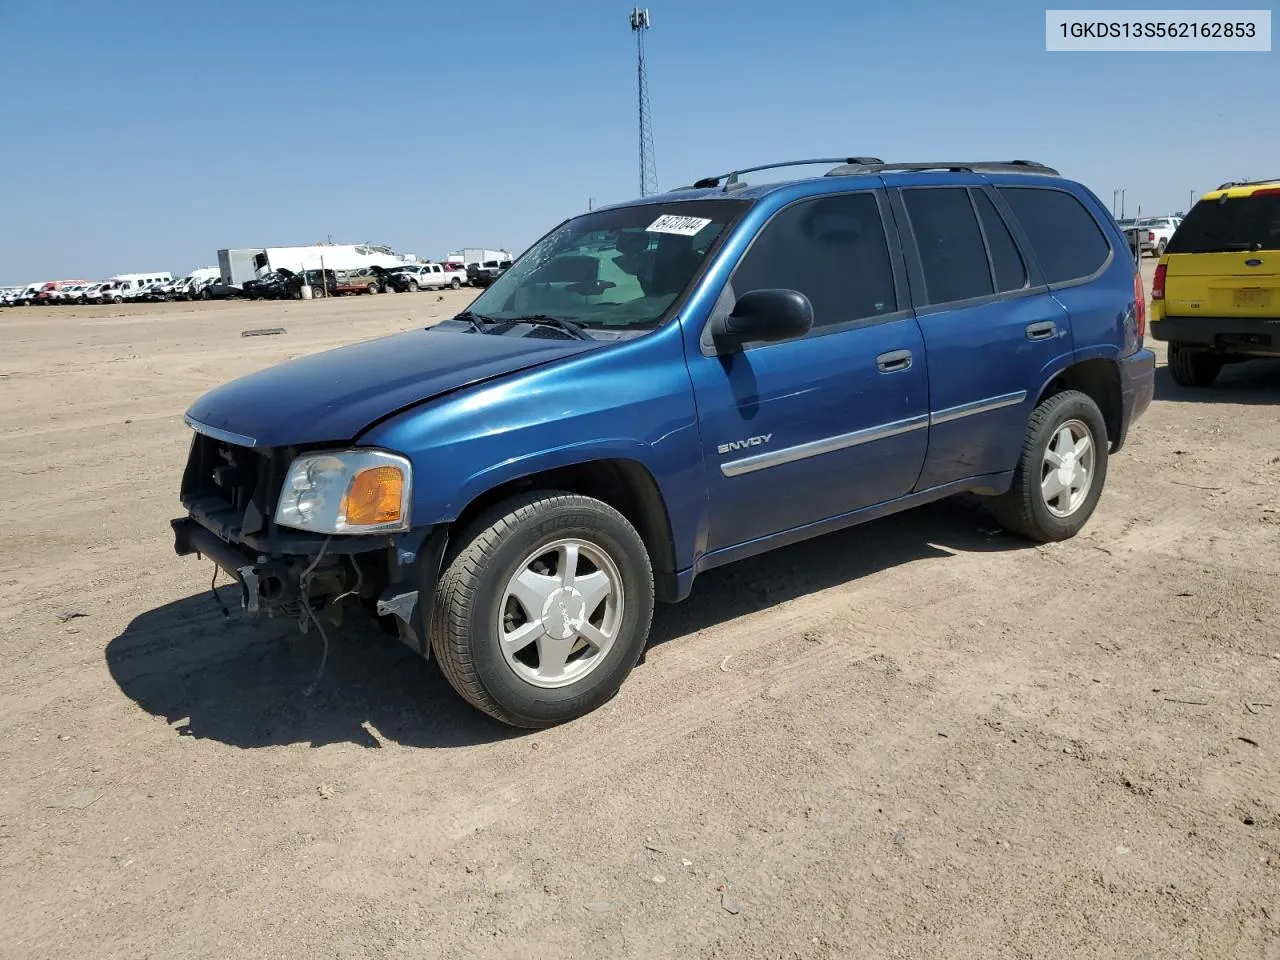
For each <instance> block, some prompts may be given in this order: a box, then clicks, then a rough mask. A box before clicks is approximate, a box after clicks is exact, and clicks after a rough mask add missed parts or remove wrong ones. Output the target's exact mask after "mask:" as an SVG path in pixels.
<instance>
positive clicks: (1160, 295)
mask: <svg viewBox="0 0 1280 960" xmlns="http://www.w3.org/2000/svg"><path fill="white" fill-rule="evenodd" d="M1168 269H1169V268H1168V266H1167V265H1166V264H1163V263H1158V264H1156V275H1155V279H1153V280H1152V281H1151V299H1152V300H1163V299H1164V275H1165V273H1166V272H1167V271H1168Z"/></svg>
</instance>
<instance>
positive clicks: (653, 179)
mask: <svg viewBox="0 0 1280 960" xmlns="http://www.w3.org/2000/svg"><path fill="white" fill-rule="evenodd" d="M648 29H649V11H648V10H647V9H645V10H641V9H640V8H639V7H636V8H635V9H634V10H632V11H631V32H632V33H634V34H635V35H636V79H637V83H638V90H639V94H640V196H642V197H647V196H648V195H649V194H651V193H657V192H658V166H657V163H656V162H655V161H654V159H653V124H652V123H651V122H650V120H649V78H648V76H647V75H646V73H645V68H644V35H645V32H646V31H647V30H648Z"/></svg>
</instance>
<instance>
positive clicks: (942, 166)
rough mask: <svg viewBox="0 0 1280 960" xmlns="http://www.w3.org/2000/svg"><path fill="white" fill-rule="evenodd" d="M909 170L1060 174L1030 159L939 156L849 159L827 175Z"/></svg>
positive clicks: (839, 175) (842, 175)
mask: <svg viewBox="0 0 1280 960" xmlns="http://www.w3.org/2000/svg"><path fill="white" fill-rule="evenodd" d="M912 170H946V171H949V172H951V173H1040V174H1045V175H1047V176H1051V177H1056V176H1059V175H1060V174H1059V173H1058V171H1057V170H1055V169H1053V167H1046V166H1045V165H1044V164H1043V163H1037V162H1036V161H1034V160H977V161H972V162H970V161H956V160H940V161H938V162H936V163H881V162H880V161H879V160H873V161H871V162H858V161H854V160H851V161H849V162H848V163H844V164H842V165H840V166H838V167H836V168H835V169H834V170H828V171H827V176H828V177H848V176H854V175H856V174H862V173H905V172H908V171H912Z"/></svg>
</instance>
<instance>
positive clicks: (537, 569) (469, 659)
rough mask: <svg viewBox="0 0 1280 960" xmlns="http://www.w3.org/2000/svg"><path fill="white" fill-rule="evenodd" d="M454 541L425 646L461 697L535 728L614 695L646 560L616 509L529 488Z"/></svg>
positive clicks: (644, 612)
mask: <svg viewBox="0 0 1280 960" xmlns="http://www.w3.org/2000/svg"><path fill="white" fill-rule="evenodd" d="M458 544H459V546H458V547H457V549H456V552H455V553H454V554H453V556H452V559H451V560H450V561H449V562H448V563H447V565H446V568H445V571H444V573H443V575H442V576H441V578H440V582H439V585H438V589H437V591H436V601H435V609H434V611H433V615H432V620H431V647H432V649H433V650H434V651H435V654H436V657H437V658H438V660H439V662H440V667H441V669H442V671H443V672H444V675H445V677H446V678H447V679H448V680H449V683H450V684H451V685H452V686H453V688H454V689H455V690H457V691H458V693H459V694H461V695H462V697H463V698H464V699H466V700H467V701H468V702H469V703H471V704H472V705H473V706H475V707H477V708H479V709H480V710H483V711H484V712H485V713H487V714H489V715H490V716H492V717H495V718H496V719H498V720H501V721H502V722H503V723H506V724H510V725H511V726H516V727H527V728H538V727H549V726H552V725H554V724H557V723H564V722H565V721H567V720H572V719H574V718H575V717H579V716H582V715H583V714H585V713H589V712H590V711H592V710H594V709H596V708H597V707H599V706H600V705H601V704H603V703H605V702H606V701H607V700H609V698H611V697H612V696H613V695H614V694H615V693H616V692H617V690H618V688H619V687H620V686H621V685H622V682H623V681H624V680H625V679H626V677H627V675H628V674H629V673H630V672H631V669H632V667H634V666H635V664H636V661H637V660H638V659H639V658H640V654H641V653H642V652H643V650H644V645H645V641H646V639H647V638H648V634H649V623H650V620H651V619H652V617H653V571H652V567H651V566H650V562H649V555H648V553H647V552H646V550H645V546H644V542H643V541H642V540H641V539H640V535H639V534H638V533H636V531H635V528H634V527H632V526H631V524H630V523H628V522H627V520H626V518H625V517H623V516H622V514H620V513H618V511H616V510H614V509H613V508H612V507H610V506H608V505H607V504H605V503H602V502H600V501H599V500H593V499H591V498H589V497H583V496H578V495H576V494H571V493H563V492H559V491H546V492H539V493H532V494H527V495H525V496H521V497H515V498H512V499H510V500H507V501H504V502H503V503H500V504H498V505H497V506H495V507H494V508H493V509H491V510H489V511H488V512H487V513H485V514H484V515H483V516H482V517H480V518H479V519H478V520H477V521H476V522H475V523H474V524H472V526H471V527H470V528H469V529H468V530H467V531H466V532H465V533H464V534H463V535H462V537H461V538H460V539H459V541H458Z"/></svg>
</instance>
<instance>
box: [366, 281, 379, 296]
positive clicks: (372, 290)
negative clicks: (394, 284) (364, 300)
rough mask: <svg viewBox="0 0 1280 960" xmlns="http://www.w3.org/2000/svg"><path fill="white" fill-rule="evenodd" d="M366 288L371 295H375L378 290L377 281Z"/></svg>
mask: <svg viewBox="0 0 1280 960" xmlns="http://www.w3.org/2000/svg"><path fill="white" fill-rule="evenodd" d="M365 290H366V291H367V292H368V294H369V296H373V295H374V294H375V293H377V292H378V285H377V284H376V283H371V284H369V285H368V286H367V287H365Z"/></svg>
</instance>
